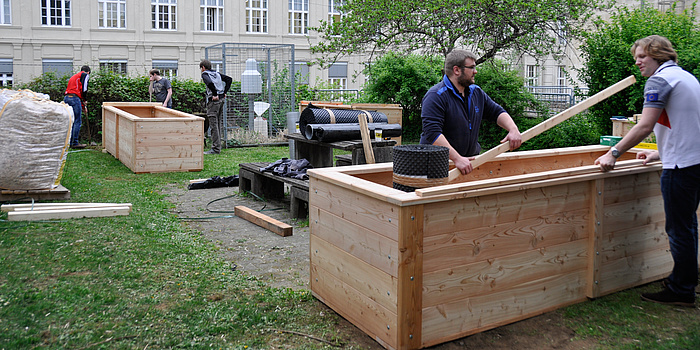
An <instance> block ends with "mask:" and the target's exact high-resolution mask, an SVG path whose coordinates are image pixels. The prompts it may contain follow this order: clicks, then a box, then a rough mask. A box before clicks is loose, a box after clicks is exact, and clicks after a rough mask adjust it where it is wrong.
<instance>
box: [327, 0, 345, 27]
mask: <svg viewBox="0 0 700 350" xmlns="http://www.w3.org/2000/svg"><path fill="white" fill-rule="evenodd" d="M343 5H345V0H328V23H329V24H333V23H338V22H340V21H342V20H343V18H345V16H347V15H346V14H344V13H342V12H340V10H338V8H339V7H341V6H343Z"/></svg>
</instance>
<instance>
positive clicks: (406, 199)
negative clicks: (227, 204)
mask: <svg viewBox="0 0 700 350" xmlns="http://www.w3.org/2000/svg"><path fill="white" fill-rule="evenodd" d="M608 149H609V147H606V146H597V145H596V146H586V147H575V148H567V149H553V150H540V151H527V152H516V153H506V154H502V155H500V156H498V157H496V158H495V160H494V161H492V162H490V163H486V164H483V165H481V166H480V167H479V168H477V169H476V170H475V171H474V172H473V173H472V174H469V175H467V176H460V177H459V178H458V180H457V181H458V182H459V181H463V182H461V183H453V184H450V185H445V186H440V187H432V188H426V189H422V190H419V191H417V192H414V193H405V192H402V191H399V190H395V189H393V188H392V174H393V168H392V166H393V165H392V163H382V164H372V165H357V166H346V167H335V168H323V169H313V170H309V172H308V174H309V176H310V190H309V224H310V231H311V234H310V263H311V266H310V271H311V280H310V283H311V284H310V285H311V290H312V292H313V294H314V296H315V297H316V298H318V299H319V300H321V301H323V302H324V303H326V304H327V305H328V306H330V307H331V308H333V309H334V310H335V311H336V312H338V313H339V314H340V315H342V316H343V317H345V318H346V319H348V320H349V321H351V322H352V323H354V324H355V325H356V326H357V327H358V328H360V329H362V330H363V331H364V332H366V333H367V334H368V335H370V336H371V337H372V338H374V339H375V340H377V341H378V342H379V343H380V344H381V345H383V346H384V347H386V348H390V349H418V348H423V347H428V346H432V345H436V344H439V343H443V342H446V341H449V340H453V339H457V338H461V337H464V336H467V335H470V334H474V333H478V332H481V331H484V330H487V329H491V328H495V327H498V326H501V325H505V324H508V323H512V322H515V321H518V320H522V319H525V318H528V317H532V316H535V315H538V314H542V313H545V312H548V311H551V310H554V309H557V308H560V307H563V306H566V305H570V304H574V303H578V302H582V301H585V300H587V298H595V297H599V296H602V295H605V294H609V293H612V292H615V291H619V290H623V289H626V288H630V287H633V286H637V285H640V284H644V283H647V282H650V281H654V280H658V279H661V278H663V277H665V276H667V275H668V274H669V273H670V271H671V269H672V264H673V262H672V259H671V255H670V253H669V251H668V249H669V247H668V240H667V236H666V233H665V231H664V209H663V200H662V198H661V191H660V185H659V177H660V174H661V164H660V163H657V164H653V165H648V166H642V165H640V161H639V160H634V152H635V150H632V151H630V152H627V153H626V154H624V155H623V157H622V158H621V159H620V160H619V161H618V169H616V170H614V171H611V172H608V173H602V172H600V170H599V168H598V166H594V165H593V162H594V160H595V159H596V158H597V157H599V156H600V155H602V154H604V153H605V152H606V151H607V150H608ZM630 163H632V164H630Z"/></svg>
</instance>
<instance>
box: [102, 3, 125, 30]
mask: <svg viewBox="0 0 700 350" xmlns="http://www.w3.org/2000/svg"><path fill="white" fill-rule="evenodd" d="M107 5H116V11H113V12H114V13H116V19H110V18H109V15H110V14H111V12H112V11H110V9H109V8H108V7H109V6H107ZM111 21H114V22H116V24H117V25H116V26H110V25H109V22H111ZM97 26H98V27H99V28H100V29H126V0H97Z"/></svg>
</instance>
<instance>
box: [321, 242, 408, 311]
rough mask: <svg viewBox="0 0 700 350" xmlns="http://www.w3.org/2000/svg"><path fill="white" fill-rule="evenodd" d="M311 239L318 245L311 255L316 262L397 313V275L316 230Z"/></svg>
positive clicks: (345, 283) (344, 282) (361, 292)
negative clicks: (386, 271) (342, 246)
mask: <svg viewBox="0 0 700 350" xmlns="http://www.w3.org/2000/svg"><path fill="white" fill-rule="evenodd" d="M309 241H310V242H311V241H313V246H314V248H313V249H310V253H311V256H310V259H312V260H313V262H314V264H316V265H318V266H320V267H322V268H323V269H324V270H326V271H329V272H330V273H332V274H333V276H335V278H337V279H338V280H340V281H342V282H343V284H344V285H346V286H349V287H351V288H353V289H354V290H356V291H357V292H358V293H360V294H362V295H366V296H367V297H369V298H371V299H373V300H374V301H376V302H377V303H379V304H380V305H382V306H383V307H384V308H386V309H387V310H389V311H390V312H391V313H393V314H396V307H397V297H398V295H397V279H396V278H395V277H393V276H391V275H389V274H387V273H385V272H384V271H381V270H379V269H378V268H376V267H374V266H372V265H370V264H368V263H366V262H364V261H362V260H360V259H358V258H356V257H354V256H352V255H350V254H348V253H346V252H345V251H343V250H342V249H340V248H338V247H336V246H334V245H332V244H330V243H328V242H326V241H324V240H322V239H320V238H318V237H316V236H315V235H313V234H312V235H310V236H309Z"/></svg>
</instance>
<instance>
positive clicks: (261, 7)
mask: <svg viewBox="0 0 700 350" xmlns="http://www.w3.org/2000/svg"><path fill="white" fill-rule="evenodd" d="M255 4H258V6H253V5H255ZM255 13H257V15H256V16H253V14H255ZM268 13H269V11H268V0H246V2H245V32H246V33H248V34H267V33H268ZM254 19H255V20H257V21H258V23H253V20H254ZM254 28H256V29H257V30H253V29H254Z"/></svg>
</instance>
